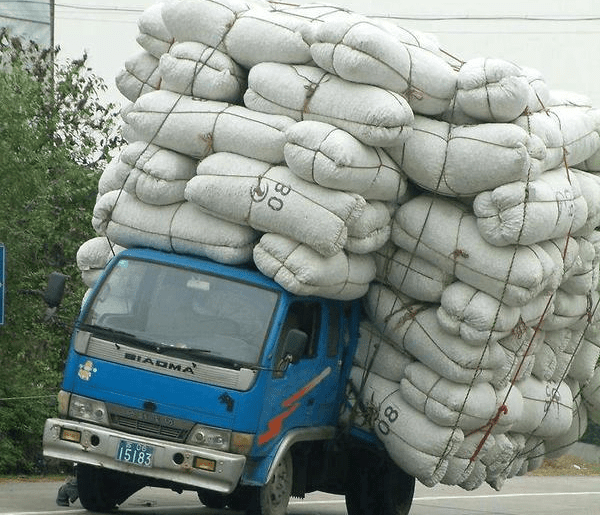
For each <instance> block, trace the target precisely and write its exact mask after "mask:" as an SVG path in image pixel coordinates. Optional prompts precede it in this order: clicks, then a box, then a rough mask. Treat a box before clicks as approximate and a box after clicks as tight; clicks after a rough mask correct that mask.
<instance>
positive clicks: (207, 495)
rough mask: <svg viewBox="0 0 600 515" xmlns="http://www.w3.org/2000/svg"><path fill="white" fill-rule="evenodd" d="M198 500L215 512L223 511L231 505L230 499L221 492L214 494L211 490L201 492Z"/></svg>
mask: <svg viewBox="0 0 600 515" xmlns="http://www.w3.org/2000/svg"><path fill="white" fill-rule="evenodd" d="M198 499H200V502H201V503H202V504H204V506H206V507H207V508H212V509H213V510H222V509H223V508H225V506H227V505H228V504H229V497H228V496H227V495H225V494H220V493H219V492H212V491H210V490H199V491H198Z"/></svg>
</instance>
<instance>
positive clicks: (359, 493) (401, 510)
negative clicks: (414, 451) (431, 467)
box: [346, 452, 415, 515]
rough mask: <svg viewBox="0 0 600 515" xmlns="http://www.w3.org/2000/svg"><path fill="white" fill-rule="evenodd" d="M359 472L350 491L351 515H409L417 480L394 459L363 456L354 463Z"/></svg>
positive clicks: (350, 486)
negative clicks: (394, 461)
mask: <svg viewBox="0 0 600 515" xmlns="http://www.w3.org/2000/svg"><path fill="white" fill-rule="evenodd" d="M352 463H354V464H355V465H356V467H357V468H356V470H354V472H353V473H352V474H351V477H350V481H349V483H348V485H347V489H346V508H347V510H348V515H364V514H366V513H368V514H369V515H408V512H409V511H410V507H411V505H412V500H413V495H414V493H415V478H414V477H412V476H410V475H408V474H407V473H406V472H404V471H403V470H402V469H401V468H400V467H398V466H397V465H396V464H395V463H393V462H392V460H391V459H389V458H388V457H385V459H383V460H382V459H381V457H380V456H378V455H375V454H374V453H371V452H360V453H357V455H356V456H355V457H354V459H353V460H352Z"/></svg>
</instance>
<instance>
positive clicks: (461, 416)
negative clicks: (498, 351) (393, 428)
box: [400, 361, 496, 432]
mask: <svg viewBox="0 0 600 515" xmlns="http://www.w3.org/2000/svg"><path fill="white" fill-rule="evenodd" d="M404 376H405V377H404V378H403V379H402V380H401V381H400V393H401V394H402V398H403V399H404V400H405V401H406V402H408V403H409V404H410V405H411V406H412V407H413V408H416V409H418V410H419V411H420V412H421V413H424V414H425V415H426V416H427V418H428V419H429V420H431V421H432V422H434V423H435V424H437V425H440V426H446V427H460V428H461V429H462V430H463V431H465V432H467V431H473V430H475V429H478V428H480V427H482V426H485V425H486V424H487V422H488V421H489V420H490V419H491V418H492V417H493V416H494V415H495V414H496V392H495V391H494V388H493V387H492V385H491V384H490V383H485V382H479V383H476V384H473V385H468V384H459V383H454V382H453V381H449V380H448V379H446V378H444V377H441V376H440V375H439V374H437V373H436V372H434V371H433V370H431V369H430V368H428V367H426V366H425V365H423V363H420V362H418V361H415V362H413V363H410V364H409V365H407V367H406V369H405V371H404Z"/></svg>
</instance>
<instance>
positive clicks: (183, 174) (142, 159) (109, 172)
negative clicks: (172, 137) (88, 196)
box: [98, 142, 197, 206]
mask: <svg viewBox="0 0 600 515" xmlns="http://www.w3.org/2000/svg"><path fill="white" fill-rule="evenodd" d="M196 163H197V161H196V160H195V159H192V158H190V157H187V156H185V155H183V154H178V153H177V152H173V151H172V150H168V149H164V148H161V147H158V146H157V145H152V144H149V143H145V142H135V143H131V144H129V145H127V146H126V147H125V148H124V149H123V150H122V152H121V154H120V155H119V157H118V158H117V159H114V160H113V161H111V162H110V163H109V164H108V166H107V167H106V168H105V170H104V172H103V173H102V175H101V177H100V180H99V181H98V192H99V195H100V196H102V195H103V194H104V193H106V192H108V191H112V190H120V189H123V191H126V192H127V193H129V194H131V195H134V196H136V197H137V198H138V199H139V200H141V201H142V202H144V203H146V204H153V205H158V206H160V205H168V204H174V203H177V202H182V201H183V200H184V196H183V192H184V190H185V186H186V184H187V181H188V180H189V179H191V178H192V177H194V176H195V174H196Z"/></svg>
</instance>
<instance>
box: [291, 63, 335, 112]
mask: <svg viewBox="0 0 600 515" xmlns="http://www.w3.org/2000/svg"><path fill="white" fill-rule="evenodd" d="M293 68H294V71H295V72H296V74H297V75H298V76H299V77H302V78H303V79H305V80H306V81H307V82H308V84H305V85H304V89H305V90H306V93H305V96H304V104H303V105H302V110H301V111H300V119H301V120H304V114H305V113H308V112H309V110H308V104H309V103H310V101H311V100H312V97H313V95H314V94H315V92H316V91H317V88H318V87H319V86H320V85H321V84H323V83H324V82H327V81H329V77H330V74H329V73H327V72H326V71H325V70H323V74H322V75H321V77H320V78H319V80H318V81H317V82H313V81H311V80H310V79H309V78H308V77H305V76H304V75H302V74H301V73H300V72H299V71H298V68H297V67H295V66H294V67H293Z"/></svg>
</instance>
